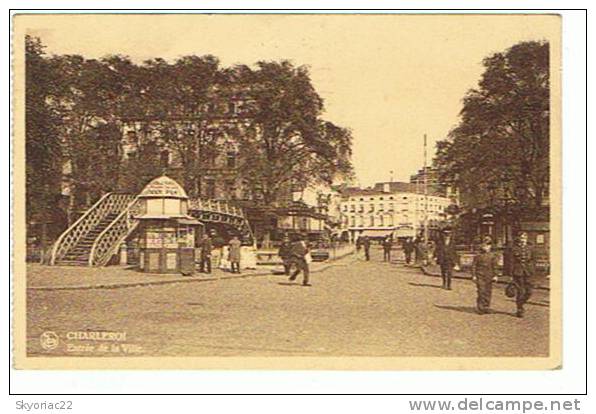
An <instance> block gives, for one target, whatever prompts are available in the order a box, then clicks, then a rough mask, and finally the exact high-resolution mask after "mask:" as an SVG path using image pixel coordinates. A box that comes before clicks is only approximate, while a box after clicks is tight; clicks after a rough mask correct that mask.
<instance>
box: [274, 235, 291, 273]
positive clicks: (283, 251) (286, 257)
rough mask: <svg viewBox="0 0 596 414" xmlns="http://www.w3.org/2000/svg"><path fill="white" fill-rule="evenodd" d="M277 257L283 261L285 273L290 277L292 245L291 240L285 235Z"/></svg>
mask: <svg viewBox="0 0 596 414" xmlns="http://www.w3.org/2000/svg"><path fill="white" fill-rule="evenodd" d="M277 255H278V256H279V258H280V259H281V261H282V262H283V265H284V273H285V274H286V275H288V276H289V275H290V258H291V257H292V243H290V238H289V237H288V236H287V235H285V236H284V238H283V240H282V242H281V244H280V246H279V251H278V252H277Z"/></svg>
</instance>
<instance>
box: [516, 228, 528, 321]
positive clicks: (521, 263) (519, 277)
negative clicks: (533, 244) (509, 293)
mask: <svg viewBox="0 0 596 414" xmlns="http://www.w3.org/2000/svg"><path fill="white" fill-rule="evenodd" d="M511 275H512V276H513V283H515V287H516V294H515V303H516V305H517V312H516V314H515V315H516V316H517V317H518V318H522V317H523V316H524V304H525V303H526V302H527V301H528V299H530V296H531V295H532V283H531V279H532V278H533V277H534V254H533V251H532V250H531V249H530V246H528V235H527V234H526V233H524V232H522V233H520V234H519V235H518V236H517V240H516V243H515V246H513V249H512V252H511Z"/></svg>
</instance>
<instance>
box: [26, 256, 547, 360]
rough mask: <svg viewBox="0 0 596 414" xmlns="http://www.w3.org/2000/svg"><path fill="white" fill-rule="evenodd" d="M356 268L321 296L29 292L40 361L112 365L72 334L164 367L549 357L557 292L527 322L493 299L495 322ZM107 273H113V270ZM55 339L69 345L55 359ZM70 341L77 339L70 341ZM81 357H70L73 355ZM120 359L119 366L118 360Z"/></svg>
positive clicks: (462, 301) (397, 271)
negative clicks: (296, 359)
mask: <svg viewBox="0 0 596 414" xmlns="http://www.w3.org/2000/svg"><path fill="white" fill-rule="evenodd" d="M381 256H382V254H381V253H380V251H373V255H372V261H371V262H364V261H362V260H360V259H355V257H354V256H349V257H347V258H345V259H343V260H341V261H339V262H338V263H337V264H336V265H335V266H333V267H331V268H328V269H326V270H323V271H321V272H318V273H314V274H313V275H312V283H313V286H312V287H302V286H301V285H300V284H299V282H300V280H298V281H297V283H291V282H288V281H287V279H286V278H285V277H284V276H276V275H271V276H263V277H256V278H246V279H230V280H214V281H206V282H201V283H180V284H167V285H160V286H141V287H130V288H118V289H91V290H62V291H33V290H30V291H29V292H28V297H27V300H28V311H27V317H28V319H27V323H28V325H27V338H28V353H29V355H43V356H58V355H89V356H90V355H94V356H97V355H102V353H103V352H108V351H106V350H105V349H97V348H93V349H92V350H90V349H91V348H85V345H89V344H91V345H97V342H92V341H86V340H83V339H80V338H78V339H72V336H71V337H70V339H69V337H68V335H72V332H81V331H111V332H125V333H126V340H125V341H124V342H125V344H126V346H125V347H123V348H122V347H121V348H119V349H118V352H116V354H115V355H122V356H124V355H127V354H129V353H135V354H137V355H147V356H151V355H160V356H166V355H167V356H228V355H230V356H231V355H237V356H249V355H250V356H275V355H278V356H300V355H304V356H348V355H354V356H546V355H547V354H548V337H549V334H548V333H549V330H548V314H549V312H548V311H549V307H548V291H545V290H537V291H536V292H535V294H534V296H533V297H532V299H531V301H530V303H529V304H528V305H527V312H526V313H527V316H526V317H525V318H524V319H518V318H515V317H514V316H513V313H514V310H515V303H514V302H513V301H511V300H510V299H507V298H506V297H505V296H504V294H503V287H502V285H497V286H495V289H494V291H493V306H492V307H493V309H494V311H495V313H493V314H490V315H484V316H479V315H477V314H476V313H475V312H474V303H475V287H474V285H473V283H472V282H471V281H468V280H455V281H454V284H453V285H454V290H453V291H445V290H442V289H440V288H439V287H440V284H441V281H440V279H439V278H436V277H430V276H425V275H423V274H422V272H420V271H419V270H418V269H412V268H405V267H403V266H402V265H400V264H395V263H392V264H387V263H382V262H381ZM99 271H109V269H102V270H99ZM48 331H50V332H54V333H56V334H57V335H58V337H59V345H58V346H57V347H56V348H54V349H44V348H42V346H41V342H40V336H41V335H42V334H43V333H44V332H48ZM69 333H70V334H69ZM68 346H70V349H67V347H68ZM115 355H110V356H115Z"/></svg>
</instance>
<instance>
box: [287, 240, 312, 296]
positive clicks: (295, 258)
mask: <svg viewBox="0 0 596 414" xmlns="http://www.w3.org/2000/svg"><path fill="white" fill-rule="evenodd" d="M307 254H308V245H307V244H306V241H305V240H304V237H302V236H299V237H298V240H297V241H296V242H295V243H293V244H292V249H291V261H292V263H294V264H295V266H296V270H295V271H294V273H293V274H292V275H291V276H290V280H291V281H294V280H296V277H298V274H299V273H300V272H302V275H303V279H302V286H310V283H308V279H309V276H310V269H309V268H308V262H307V260H306V255H307Z"/></svg>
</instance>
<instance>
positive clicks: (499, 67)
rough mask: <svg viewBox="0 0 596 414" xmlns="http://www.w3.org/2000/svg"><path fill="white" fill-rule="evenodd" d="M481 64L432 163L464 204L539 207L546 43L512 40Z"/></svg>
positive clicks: (545, 145)
mask: <svg viewBox="0 0 596 414" xmlns="http://www.w3.org/2000/svg"><path fill="white" fill-rule="evenodd" d="M484 67H485V71H484V74H483V75H482V78H481V80H480V82H479V84H478V88H476V89H473V90H470V91H469V92H468V93H467V95H466V96H465V98H464V106H463V109H462V111H461V121H460V123H459V125H458V126H457V127H456V128H454V129H453V130H452V131H451V132H450V134H449V137H448V138H447V139H446V140H444V141H441V142H439V143H438V144H437V157H436V159H435V163H436V164H437V166H438V167H439V169H440V171H441V176H442V179H443V181H445V182H446V183H449V184H451V185H453V186H455V187H457V188H458V189H459V190H460V194H461V198H462V201H463V203H464V204H465V205H466V206H467V207H469V208H485V207H491V208H493V209H497V210H499V208H504V207H505V206H507V208H513V209H516V210H517V211H518V213H520V214H523V213H531V212H536V211H539V210H540V209H541V207H542V206H543V204H544V199H545V197H547V196H548V186H549V150H550V131H549V120H550V106H549V90H550V89H549V44H548V43H547V42H536V41H531V42H522V43H519V44H516V45H515V46H513V47H511V48H510V49H508V50H506V51H505V52H502V53H496V54H494V55H492V56H490V57H488V58H486V59H485V60H484ZM505 203H506V204H505Z"/></svg>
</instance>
